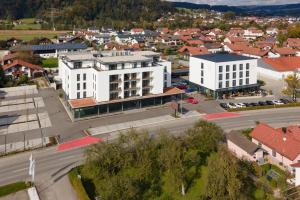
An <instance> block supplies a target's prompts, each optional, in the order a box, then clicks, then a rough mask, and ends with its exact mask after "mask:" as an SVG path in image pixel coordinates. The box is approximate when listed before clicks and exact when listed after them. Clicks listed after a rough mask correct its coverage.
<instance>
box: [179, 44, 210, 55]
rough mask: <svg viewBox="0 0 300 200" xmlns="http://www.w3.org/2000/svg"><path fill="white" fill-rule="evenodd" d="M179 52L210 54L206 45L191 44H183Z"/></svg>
mask: <svg viewBox="0 0 300 200" xmlns="http://www.w3.org/2000/svg"><path fill="white" fill-rule="evenodd" d="M178 52H179V53H183V52H188V53H189V54H190V55H202V54H209V53H210V52H209V51H208V49H207V48H205V47H190V46H183V47H181V48H180V49H179V50H178Z"/></svg>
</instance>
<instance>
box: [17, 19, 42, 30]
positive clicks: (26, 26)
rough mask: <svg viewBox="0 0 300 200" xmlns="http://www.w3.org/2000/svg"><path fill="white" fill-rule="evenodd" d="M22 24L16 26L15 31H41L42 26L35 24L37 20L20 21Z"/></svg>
mask: <svg viewBox="0 0 300 200" xmlns="http://www.w3.org/2000/svg"><path fill="white" fill-rule="evenodd" d="M19 21H20V22H21V24H18V25H16V26H15V27H14V28H13V29H15V30H39V29H41V25H40V24H36V23H35V18H24V19H20V20H19Z"/></svg>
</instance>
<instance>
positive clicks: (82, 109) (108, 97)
mask: <svg viewBox="0 0 300 200" xmlns="http://www.w3.org/2000/svg"><path fill="white" fill-rule="evenodd" d="M59 76H60V79H61V82H62V89H63V91H64V93H65V99H66V100H67V102H68V105H69V108H70V110H71V111H72V113H73V115H74V118H82V117H87V116H94V115H101V114H107V113H112V112H120V111H124V110H129V109H136V108H143V107H147V106H152V105H161V104H163V103H166V102H168V101H170V98H171V97H172V95H177V94H181V93H182V91H178V90H176V89H172V90H170V89H168V88H169V87H170V86H171V63H170V62H168V61H164V60H161V59H160V55H159V54H158V53H155V52H151V51H136V52H130V51H102V52H88V51H85V52H78V53H75V52H74V53H67V54H64V55H61V56H60V57H59ZM174 92H175V93H174Z"/></svg>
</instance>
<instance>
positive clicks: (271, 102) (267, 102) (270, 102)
mask: <svg viewBox="0 0 300 200" xmlns="http://www.w3.org/2000/svg"><path fill="white" fill-rule="evenodd" d="M266 104H267V105H274V102H273V101H266Z"/></svg>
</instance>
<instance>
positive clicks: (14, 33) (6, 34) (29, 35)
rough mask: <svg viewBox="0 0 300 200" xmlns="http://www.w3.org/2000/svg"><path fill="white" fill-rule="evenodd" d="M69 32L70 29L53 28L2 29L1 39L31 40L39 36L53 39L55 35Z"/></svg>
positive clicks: (0, 31)
mask: <svg viewBox="0 0 300 200" xmlns="http://www.w3.org/2000/svg"><path fill="white" fill-rule="evenodd" d="M67 32H68V31H51V30H0V40H7V39H10V38H12V37H15V38H17V39H21V40H24V41H30V40H32V39H34V38H39V37H46V38H49V39H52V38H54V37H55V36H58V35H60V34H64V33H67Z"/></svg>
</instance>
